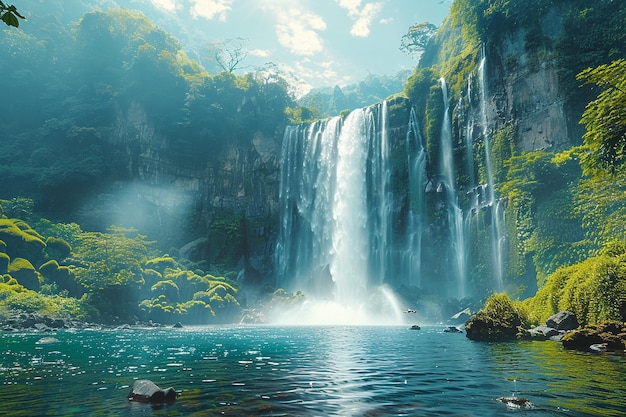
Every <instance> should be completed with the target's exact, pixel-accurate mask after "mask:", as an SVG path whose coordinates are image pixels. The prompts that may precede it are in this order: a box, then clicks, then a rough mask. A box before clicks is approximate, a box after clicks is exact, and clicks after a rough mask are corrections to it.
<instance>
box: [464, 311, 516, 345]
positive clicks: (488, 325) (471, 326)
mask: <svg viewBox="0 0 626 417" xmlns="http://www.w3.org/2000/svg"><path fill="white" fill-rule="evenodd" d="M465 334H466V336H467V338H468V339H471V340H475V341H480V342H506V341H512V340H517V339H519V338H522V337H523V335H524V334H525V333H524V331H523V329H522V327H521V321H514V322H508V321H503V320H501V319H499V318H498V317H492V316H490V315H489V314H487V313H485V312H478V313H476V314H474V315H472V316H471V317H470V318H469V320H468V321H467V324H466V325H465Z"/></svg>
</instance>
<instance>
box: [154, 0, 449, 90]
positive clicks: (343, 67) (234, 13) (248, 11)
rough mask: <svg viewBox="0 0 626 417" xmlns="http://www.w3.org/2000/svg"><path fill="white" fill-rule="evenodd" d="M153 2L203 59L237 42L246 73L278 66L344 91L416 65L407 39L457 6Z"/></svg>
mask: <svg viewBox="0 0 626 417" xmlns="http://www.w3.org/2000/svg"><path fill="white" fill-rule="evenodd" d="M149 1H150V2H151V3H152V4H153V5H154V6H155V7H157V8H158V9H159V10H160V12H161V16H164V17H163V19H165V20H170V23H171V21H172V20H176V21H178V22H179V24H180V25H182V27H184V28H185V29H184V30H185V31H186V33H187V36H188V39H187V41H185V40H184V39H181V42H182V43H183V44H184V45H185V47H187V48H190V49H196V50H197V53H198V55H199V56H202V53H203V52H202V49H203V48H204V46H206V45H207V44H210V43H218V42H223V41H227V40H234V41H231V45H234V44H236V43H237V42H241V44H242V45H243V48H244V49H245V51H246V52H247V54H248V55H247V57H246V59H245V61H244V62H243V65H244V66H245V68H242V69H244V70H247V71H249V70H250V69H252V68H259V67H262V66H263V65H265V64H266V63H268V62H271V63H273V64H275V65H276V66H277V67H278V68H279V69H280V70H281V71H282V72H283V73H286V74H291V75H293V76H295V77H297V78H298V79H299V80H301V82H303V83H304V84H305V85H306V86H308V87H326V86H334V85H340V86H344V85H348V84H351V83H354V82H358V81H359V80H362V79H363V78H365V77H366V76H367V75H368V74H375V75H395V74H397V73H398V72H399V71H401V70H405V69H410V70H412V69H413V68H414V67H415V66H416V65H417V61H416V59H415V58H414V57H411V56H409V55H407V54H406V53H404V52H402V51H400V50H399V47H400V40H401V38H402V36H403V35H404V34H406V33H407V31H408V28H409V27H410V26H411V25H413V24H415V23H422V22H430V23H433V24H435V25H437V26H439V25H440V24H441V23H442V21H443V19H444V18H445V16H447V14H448V12H449V9H450V4H451V0H149ZM170 18H171V19H170ZM156 23H157V24H159V22H156ZM165 29H168V28H165ZM238 39H241V41H237V40H238ZM190 43H191V45H190ZM205 54H206V53H205Z"/></svg>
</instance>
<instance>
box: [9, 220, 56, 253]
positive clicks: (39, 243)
mask: <svg viewBox="0 0 626 417" xmlns="http://www.w3.org/2000/svg"><path fill="white" fill-rule="evenodd" d="M0 240H2V241H4V242H5V244H6V253H7V254H8V255H9V256H11V257H12V258H16V257H23V258H28V259H41V258H42V257H43V250H44V248H45V247H46V244H45V243H44V241H43V240H42V237H41V235H39V234H38V233H37V232H35V231H34V230H33V229H32V228H30V226H28V224H27V223H25V222H23V221H21V220H16V219H0Z"/></svg>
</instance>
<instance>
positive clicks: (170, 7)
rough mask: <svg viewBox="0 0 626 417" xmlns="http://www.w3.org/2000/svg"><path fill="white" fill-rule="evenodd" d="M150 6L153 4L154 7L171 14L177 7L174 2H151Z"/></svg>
mask: <svg viewBox="0 0 626 417" xmlns="http://www.w3.org/2000/svg"><path fill="white" fill-rule="evenodd" d="M152 4H154V6H155V7H157V8H159V9H163V10H166V11H168V12H173V11H174V10H176V7H177V4H176V0H152Z"/></svg>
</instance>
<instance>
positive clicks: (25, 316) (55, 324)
mask: <svg viewBox="0 0 626 417" xmlns="http://www.w3.org/2000/svg"><path fill="white" fill-rule="evenodd" d="M133 327H174V328H179V327H183V326H182V324H180V323H176V324H175V325H174V326H166V325H164V324H161V323H154V322H152V321H150V322H147V323H143V322H142V323H134V324H132V325H130V324H122V325H104V324H99V323H90V322H84V321H81V320H77V319H71V318H70V319H63V318H58V317H49V316H46V315H43V314H39V313H13V314H11V315H9V316H7V317H2V318H1V320H0V330H1V331H3V332H24V331H33V332H44V333H45V332H56V331H59V330H67V329H102V328H113V329H120V330H123V329H130V328H133Z"/></svg>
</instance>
